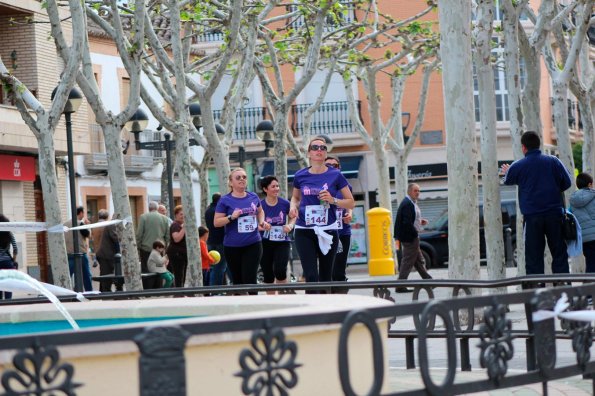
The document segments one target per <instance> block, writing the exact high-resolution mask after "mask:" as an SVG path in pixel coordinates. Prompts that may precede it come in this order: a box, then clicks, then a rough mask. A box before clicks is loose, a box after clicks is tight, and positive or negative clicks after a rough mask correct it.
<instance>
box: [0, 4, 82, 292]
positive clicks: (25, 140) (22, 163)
mask: <svg viewBox="0 0 595 396" xmlns="http://www.w3.org/2000/svg"><path fill="white" fill-rule="evenodd" d="M49 32H50V26H49V23H48V17H47V12H46V10H45V9H42V3H41V2H39V1H35V0H1V1H0V35H1V36H2V40H1V41H0V54H1V56H2V59H3V61H4V63H5V64H6V66H7V67H8V68H9V69H10V70H11V71H12V72H13V73H14V74H15V76H16V77H18V78H19V79H20V80H21V81H22V82H23V83H25V84H26V85H27V87H28V88H29V89H30V90H31V91H32V92H33V93H34V95H35V96H36V97H37V98H38V99H39V100H40V101H41V103H42V104H43V105H45V106H49V105H50V103H51V100H50V96H51V93H52V90H53V89H54V88H55V86H56V85H57V83H58V80H59V74H60V71H61V70H62V61H61V60H60V59H58V57H57V55H56V49H55V47H54V42H53V41H51V40H48V37H49ZM67 34H68V33H67ZM86 118H87V114H86V109H85V108H84V106H83V107H81V109H79V111H77V112H76V113H74V114H73V115H72V125H73V130H72V133H73V143H74V152H75V153H76V154H84V153H88V152H90V145H89V139H88V133H87V128H86V123H85V122H84V121H83V120H85V119H86ZM54 142H55V148H56V164H57V166H56V170H57V173H58V183H59V185H58V188H59V196H60V197H61V198H62V197H63V198H64V199H63V200H62V199H61V201H60V205H61V209H62V213H63V216H64V217H65V218H64V221H66V220H67V219H68V218H69V217H70V216H69V210H68V209H67V208H69V203H68V202H69V201H68V186H67V185H68V183H67V175H66V169H67V165H66V161H65V160H63V158H64V157H65V156H66V130H65V124H64V122H63V121H61V123H60V124H59V126H58V128H57V129H56V132H55V135H54ZM38 152H39V149H38V144H37V140H36V138H35V136H34V135H33V133H32V132H31V131H30V129H29V127H28V126H27V125H26V124H25V122H24V121H23V119H22V117H21V115H20V113H19V111H18V110H17V109H16V107H15V106H14V103H13V102H11V99H10V98H9V96H8V95H7V92H5V91H4V89H3V88H0V213H4V214H5V215H6V216H7V217H8V218H9V219H10V220H11V221H44V210H43V199H44V198H43V193H42V191H41V180H40V177H39V164H38ZM15 237H16V240H17V244H18V245H19V263H20V268H21V269H22V270H23V271H27V272H30V273H31V274H32V275H34V276H37V277H38V278H40V279H42V280H47V275H48V271H47V269H48V255H47V246H46V235H45V233H37V234H36V233H16V234H15Z"/></svg>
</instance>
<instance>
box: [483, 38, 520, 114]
mask: <svg viewBox="0 0 595 396" xmlns="http://www.w3.org/2000/svg"><path fill="white" fill-rule="evenodd" d="M493 41H494V44H495V45H494V49H492V57H494V66H493V68H494V90H495V93H496V120H497V121H509V120H510V108H509V105H508V87H507V86H506V72H505V69H504V49H503V48H502V47H501V45H500V43H501V39H500V38H499V37H494V38H493ZM525 69H526V68H525V63H524V61H523V59H521V60H520V80H521V87H524V86H525V80H526V71H525ZM473 101H474V104H475V122H479V121H480V117H479V113H480V111H479V83H478V81H477V70H476V68H475V64H473Z"/></svg>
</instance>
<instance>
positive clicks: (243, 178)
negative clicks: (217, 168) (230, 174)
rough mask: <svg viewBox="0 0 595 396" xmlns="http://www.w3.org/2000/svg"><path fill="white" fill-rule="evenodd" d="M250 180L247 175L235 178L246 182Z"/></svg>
mask: <svg viewBox="0 0 595 396" xmlns="http://www.w3.org/2000/svg"><path fill="white" fill-rule="evenodd" d="M247 178H248V176H246V175H238V176H236V177H235V179H236V180H246V179H247Z"/></svg>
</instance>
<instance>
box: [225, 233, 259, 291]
mask: <svg viewBox="0 0 595 396" xmlns="http://www.w3.org/2000/svg"><path fill="white" fill-rule="evenodd" d="M223 249H224V251H225V259H226V260H227V266H228V267H229V270H230V271H231V277H232V280H233V284H234V285H246V284H256V274H257V273H258V264H259V263H260V256H262V244H261V243H260V242H256V243H253V244H252V245H248V246H241V247H235V246H234V247H232V246H224V247H223ZM254 294H256V292H255V293H254Z"/></svg>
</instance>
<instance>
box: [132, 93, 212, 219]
mask: <svg viewBox="0 0 595 396" xmlns="http://www.w3.org/2000/svg"><path fill="white" fill-rule="evenodd" d="M188 109H189V111H190V116H192V124H193V125H194V127H195V128H196V129H197V130H198V129H199V128H200V127H201V119H200V115H201V112H200V105H199V104H198V103H192V104H190V106H189V107H188ZM148 123H149V117H148V116H147V113H145V112H144V111H143V110H142V109H138V110H136V112H135V113H134V114H133V115H132V117H130V119H129V120H128V121H127V122H126V124H125V128H126V129H127V130H128V131H129V132H131V133H132V134H134V146H135V148H136V149H137V150H160V151H165V166H166V172H167V206H168V208H169V217H170V218H171V219H173V218H174V187H173V186H174V182H173V166H172V163H171V155H170V153H169V152H170V150H175V148H176V142H175V140H172V139H171V134H170V133H165V134H164V138H165V140H156V141H152V142H141V141H140V138H139V135H140V133H141V132H142V131H144V130H145V128H146V127H147V125H148ZM157 129H158V130H159V129H160V127H158V128H157ZM189 143H190V146H197V145H198V142H197V141H196V139H194V138H190V140H189Z"/></svg>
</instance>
